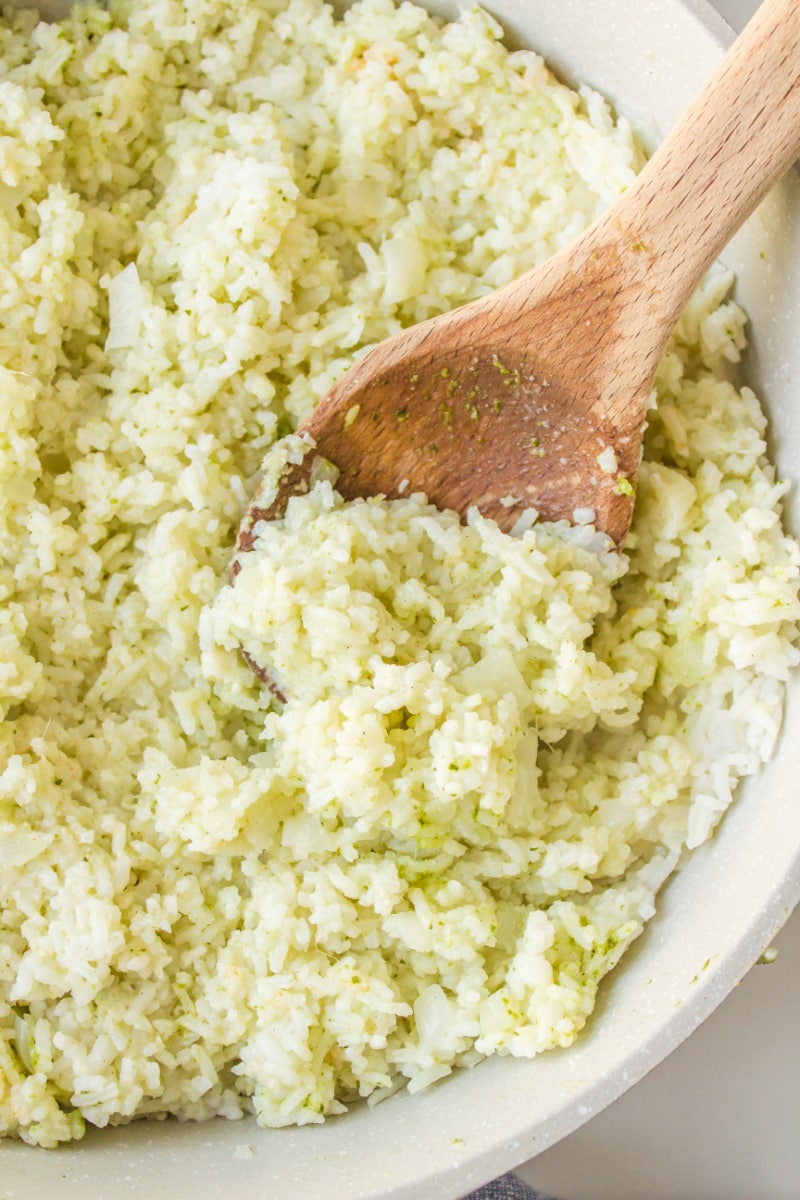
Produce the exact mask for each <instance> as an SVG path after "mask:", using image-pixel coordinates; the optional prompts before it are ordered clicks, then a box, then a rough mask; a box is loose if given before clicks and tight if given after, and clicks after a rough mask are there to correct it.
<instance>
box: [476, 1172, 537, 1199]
mask: <svg viewBox="0 0 800 1200" xmlns="http://www.w3.org/2000/svg"><path fill="white" fill-rule="evenodd" d="M464 1200H552V1198H551V1197H548V1196H543V1195H542V1194H541V1192H535V1191H534V1190H533V1188H529V1187H528V1185H527V1183H523V1182H522V1180H521V1179H518V1178H517V1176H516V1175H501V1177H500V1178H499V1179H495V1180H494V1182H493V1183H485V1184H484V1185H483V1187H482V1188H478V1190H477V1192H470V1194H469V1196H465V1197H464Z"/></svg>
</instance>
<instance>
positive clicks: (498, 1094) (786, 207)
mask: <svg viewBox="0 0 800 1200" xmlns="http://www.w3.org/2000/svg"><path fill="white" fill-rule="evenodd" d="M486 6H487V7H488V8H489V9H490V10H491V11H492V12H494V13H495V15H496V16H498V17H499V18H500V19H501V21H503V23H504V24H505V26H506V28H507V29H508V32H509V37H510V38H512V39H513V40H514V41H515V42H518V43H522V44H525V45H530V46H533V47H535V48H536V49H538V50H540V51H542V53H544V54H545V56H546V57H547V58H548V60H549V61H550V63H551V65H552V66H553V67H554V68H555V69H556V70H557V71H558V72H559V73H561V74H562V76H564V77H566V78H567V79H568V80H571V81H576V80H578V79H580V80H583V81H585V82H587V83H589V84H591V85H593V86H594V87H596V88H598V89H599V90H600V91H602V92H603V93H605V94H606V95H607V96H609V97H610V98H611V99H612V100H613V101H614V102H615V104H616V105H617V107H618V108H619V109H620V110H621V111H623V112H625V113H626V114H627V115H628V116H629V117H631V118H632V119H633V121H634V123H635V124H636V126H637V127H638V129H639V130H640V131H641V132H642V133H643V135H644V136H645V138H646V139H649V140H650V141H651V142H654V141H655V140H657V138H658V137H659V135H660V134H661V133H663V132H664V131H665V130H666V129H667V128H669V126H670V125H671V124H672V122H673V121H674V120H675V119H676V118H677V116H678V114H679V113H680V112H681V110H682V109H683V108H684V107H685V106H686V104H687V103H688V102H689V100H690V98H691V97H692V96H693V94H694V93H695V92H696V91H697V90H698V89H699V87H700V85H701V84H702V82H703V81H704V79H705V78H706V77H707V76H708V74H709V73H710V72H711V70H712V69H713V67H714V65H715V64H716V62H717V61H718V60H719V58H720V56H721V54H722V52H723V48H724V46H725V45H726V44H727V43H728V42H729V41H730V39H731V37H732V34H731V33H730V31H729V30H728V29H727V27H726V26H725V24H724V22H723V21H722V20H721V18H720V17H718V16H717V14H716V13H715V12H714V10H713V9H712V8H711V7H710V5H708V4H707V3H705V2H704V0H486ZM41 7H43V8H44V9H45V10H46V11H47V12H48V15H58V13H59V11H63V8H64V6H63V5H60V4H59V3H57V2H55V3H54V2H53V0H51V2H50V3H49V4H44V5H42V6H41ZM429 7H430V8H431V9H432V10H433V11H436V12H441V13H443V14H445V15H448V14H450V15H451V14H452V13H453V11H454V10H455V7H456V6H455V5H453V4H450V5H448V4H447V3H439V2H435V0H429ZM724 258H725V261H726V262H727V263H728V264H729V265H730V266H731V267H733V268H734V269H735V270H736V272H737V276H738V284H737V298H738V299H739V300H740V302H741V303H743V304H744V306H745V307H746V308H747V310H748V311H749V313H750V315H751V318H752V329H751V336H752V349H751V352H750V355H749V361H748V373H749V378H750V382H751V383H752V384H753V386H755V387H756V389H757V390H758V391H759V392H760V394H761V395H762V396H763V397H764V399H765V401H766V404H767V407H768V411H769V415H770V419H771V431H772V448H773V452H774V454H775V456H776V458H777V461H778V464H779V469H780V472H781V474H782V475H783V476H788V477H789V478H794V479H797V478H798V477H800V422H798V421H797V419H796V415H795V414H796V412H797V395H796V393H797V391H798V386H797V381H798V380H800V339H798V338H797V337H796V336H793V333H794V331H795V330H796V329H797V327H798V322H800V183H799V182H798V179H797V177H796V176H794V175H790V176H789V177H787V178H786V179H785V180H784V181H783V182H782V183H781V184H780V185H779V187H778V188H776V189H775V191H774V192H773V193H772V194H771V195H770V196H769V198H768V199H767V200H766V201H765V203H764V204H763V205H762V206H761V208H760V209H759V211H758V212H757V213H756V214H755V216H754V217H753V218H752V219H751V220H750V221H749V222H748V225H747V226H746V227H745V229H744V230H743V231H742V232H741V233H740V234H739V235H738V236H737V238H736V239H735V241H734V242H733V243H732V244H731V246H730V247H729V248H728V250H727V252H726V254H725V256H724ZM789 519H790V523H791V525H792V527H793V528H794V529H795V530H798V529H800V519H799V514H798V512H797V502H796V501H795V504H794V511H790V514H789ZM798 688H800V685H798V684H797V683H796V684H795V687H794V691H793V694H792V695H791V696H790V701H789V707H788V711H787V716H786V722H785V727H784V733H783V736H782V739H781V742H780V745H779V751H778V754H777V756H776V758H775V759H774V760H773V762H772V763H771V764H770V766H769V767H768V769H767V770H765V771H764V772H762V773H761V774H760V775H759V776H758V777H757V778H755V779H753V780H751V781H750V782H749V784H748V786H746V787H745V788H743V789H742V791H741V792H740V794H739V798H738V800H737V803H736V804H735V806H734V808H733V809H732V810H731V812H730V813H729V814H728V816H727V817H726V818H725V821H724V823H723V826H722V828H721V829H720V830H719V832H718V834H717V836H716V837H715V839H714V840H713V842H712V843H711V844H709V845H707V846H704V847H702V848H701V849H700V850H699V851H698V852H696V853H695V854H694V856H693V858H692V859H691V861H690V862H689V863H688V865H687V866H686V867H685V868H684V870H683V871H682V872H681V873H680V875H679V876H677V877H676V878H675V879H674V880H673V881H672V882H671V883H670V884H669V886H668V887H667V888H666V889H665V891H664V892H663V893H662V897H661V912H660V915H659V916H658V918H657V919H656V920H655V921H654V922H652V924H651V926H650V928H649V929H648V931H647V932H646V933H645V935H644V936H643V937H642V938H640V939H639V941H638V942H637V943H636V945H635V947H634V948H633V950H632V951H631V953H630V954H629V956H628V958H627V959H626V961H625V963H624V965H623V968H622V969H621V970H620V971H619V972H618V974H617V976H616V977H615V978H610V979H609V980H608V981H607V982H606V986H605V987H604V989H603V991H602V995H601V1002H600V1005H599V1008H598V1010H597V1013H596V1015H595V1017H594V1019H593V1020H592V1022H591V1024H590V1026H589V1028H588V1030H587V1031H586V1032H585V1034H584V1036H583V1037H582V1039H581V1040H579V1042H578V1043H577V1044H576V1045H575V1046H574V1047H572V1048H571V1049H570V1050H568V1051H559V1052H551V1053H550V1054H547V1055H543V1056H541V1057H540V1058H538V1059H536V1060H534V1061H533V1062H527V1061H516V1060H509V1059H502V1060H501V1059H496V1060H492V1061H488V1062H486V1063H484V1064H482V1065H481V1066H480V1067H478V1068H476V1069H474V1070H472V1071H470V1072H465V1073H462V1074H460V1075H456V1076H454V1077H451V1078H450V1079H448V1080H446V1081H445V1082H443V1083H442V1084H439V1085H438V1086H435V1087H434V1088H432V1089H430V1090H429V1091H428V1092H426V1093H422V1094H420V1095H417V1096H415V1097H411V1096H408V1095H407V1094H404V1093H402V1094H398V1095H396V1096H394V1097H392V1098H391V1099H390V1100H388V1101H386V1102H385V1103H383V1104H382V1105H380V1106H379V1107H377V1108H375V1109H373V1110H368V1109H367V1108H366V1107H363V1108H357V1109H355V1110H353V1111H351V1112H350V1113H348V1114H347V1115H346V1116H344V1117H341V1118H337V1119H334V1120H331V1121H329V1122H328V1124H326V1125H325V1126H321V1127H319V1126H314V1127H310V1128H305V1129H290V1130H281V1131H264V1130H260V1129H259V1128H258V1127H257V1126H256V1125H255V1123H254V1122H252V1121H240V1122H233V1123H230V1122H226V1121H222V1120H220V1121H215V1122H213V1123H210V1124H206V1125H180V1124H177V1123H176V1122H174V1121H169V1122H163V1123H144V1122H141V1123H137V1124H135V1125H132V1126H128V1127H126V1128H120V1129H115V1130H110V1131H103V1132H94V1133H91V1134H89V1135H87V1137H86V1138H85V1139H84V1141H83V1142H81V1143H79V1144H77V1145H74V1146H71V1147H69V1148H66V1149H63V1150H58V1151H42V1150H33V1149H30V1148H29V1147H26V1146H23V1145H21V1144H18V1143H12V1142H4V1143H0V1200H54V1198H55V1197H58V1200H162V1198H163V1200H195V1197H202V1200H218V1198H219V1200H222V1198H223V1197H224V1198H226V1200H227V1198H229V1197H230V1198H232V1200H233V1198H235V1200H257V1198H265V1197H278V1196H280V1197H288V1198H290V1200H323V1198H324V1200H339V1198H342V1200H345V1198H346V1200H366V1198H367V1197H369V1198H370V1200H377V1198H378V1197H381V1198H388V1197H391V1198H393V1200H401V1198H403V1200H411V1198H412V1197H418V1198H420V1200H421V1198H423V1197H424V1200H447V1198H451V1200H452V1198H455V1197H458V1196H462V1195H463V1194H464V1193H466V1192H468V1191H470V1190H471V1189H472V1188H474V1187H477V1186H478V1185H479V1184H481V1183H482V1182H484V1181H485V1180H487V1179H489V1178H492V1177H494V1176H496V1175H498V1174H500V1173H501V1172H503V1171H505V1170H508V1169H510V1168H512V1167H513V1166H515V1165H516V1164H518V1163H520V1162H522V1161H523V1160H525V1159H528V1158H530V1157H532V1156H533V1155H535V1154H536V1153H537V1152H538V1151H540V1150H542V1149H544V1148H545V1147H547V1146H550V1145H552V1144H553V1143H554V1142H555V1141H557V1140H558V1139H559V1138H561V1137H564V1136H565V1135H566V1134H568V1133H570V1132H571V1131H572V1130H573V1129H575V1128H576V1127H577V1126H578V1125H580V1124H582V1123H583V1122H584V1121H586V1120H587V1119H588V1118H589V1117H590V1116H591V1115H592V1114H594V1113H596V1112H598V1111H599V1110H600V1109H602V1108H604V1107H605V1106H606V1105H608V1104H609V1103H611V1101H613V1100H614V1099H615V1098H616V1097H617V1096H619V1095H620V1094H621V1093H622V1092H623V1091H624V1090H625V1089H626V1088H628V1087H630V1086H631V1085H632V1084H633V1083H635V1082H636V1080H637V1079H639V1078H641V1076H642V1075H644V1074H645V1073H646V1072H647V1071H648V1070H650V1068H651V1067H653V1066H655V1065H656V1063H658V1062H659V1061H660V1060H661V1059H663V1058H664V1057H665V1056H666V1055H667V1054H669V1052H670V1051H671V1050H672V1049H673V1048H674V1047H675V1046H677V1045H678V1044H679V1043H680V1042H681V1041H682V1040H683V1039H684V1038H686V1037H687V1036H688V1035H689V1034H690V1033H691V1032H692V1031H693V1030H694V1029H695V1028H696V1027H697V1025H699V1024H700V1022H701V1021H702V1020H703V1019H704V1018H705V1017H706V1016H707V1015H708V1014H709V1013H710V1012H711V1011H712V1010H713V1009H714V1008H715V1007H716V1005H717V1004H719V1003H720V1001H721V1000H722V999H723V998H724V997H725V996H726V995H727V993H728V992H729V991H730V990H731V989H732V988H733V987H734V986H735V985H736V983H737V982H738V980H739V979H740V978H741V976H742V975H743V974H744V972H745V971H747V970H748V968H749V967H750V966H751V965H752V964H753V963H754V961H755V960H756V959H757V957H758V956H759V954H760V953H761V951H762V949H763V948H764V947H765V946H766V945H767V944H768V943H769V942H770V941H771V939H772V938H773V936H774V935H775V933H776V932H777V930H778V929H779V927H780V926H781V925H782V923H783V922H784V920H785V919H786V917H787V916H788V915H789V913H790V912H791V910H792V908H793V907H794V905H795V904H796V903H797V902H798V899H800V798H798V790H797V782H796V781H797V779H798V778H800V738H798V737H797V736H796V735H793V732H792V731H793V730H794V729H796V728H797V723H798V709H800V695H798Z"/></svg>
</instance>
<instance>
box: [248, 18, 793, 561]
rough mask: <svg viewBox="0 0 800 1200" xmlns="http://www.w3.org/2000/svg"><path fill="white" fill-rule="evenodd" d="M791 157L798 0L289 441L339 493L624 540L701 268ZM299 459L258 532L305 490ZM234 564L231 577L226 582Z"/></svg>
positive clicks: (370, 364) (364, 368) (372, 362)
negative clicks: (670, 344) (617, 182)
mask: <svg viewBox="0 0 800 1200" xmlns="http://www.w3.org/2000/svg"><path fill="white" fill-rule="evenodd" d="M798 153H800V0H765V2H764V3H763V4H762V5H761V7H760V9H759V10H758V12H757V13H756V15H755V17H754V18H753V20H752V21H751V22H750V23H749V24H748V26H747V28H746V29H745V31H744V33H742V35H741V36H740V37H739V39H738V40H737V41H736V43H735V44H734V46H733V48H732V49H731V51H730V52H729V54H728V55H727V57H726V58H725V59H724V61H723V63H722V65H721V67H720V68H719V70H718V71H717V72H716V73H715V74H714V76H713V77H712V79H711V81H710V83H709V84H708V85H707V86H706V88H705V89H704V91H703V92H702V93H701V95H700V97H699V98H698V99H697V100H696V101H695V102H694V104H693V105H692V106H691V107H690V109H689V110H688V112H687V113H686V114H685V115H684V117H683V118H682V119H681V120H680V122H679V123H678V124H677V126H675V128H674V129H673V130H672V132H671V134H670V135H669V136H668V137H667V139H666V141H665V142H664V143H663V144H662V145H661V147H660V148H659V150H658V151H657V152H656V154H655V155H654V157H653V158H652V159H651V160H650V162H649V164H648V165H647V167H646V168H645V169H644V171H643V172H642V173H641V175H639V176H638V178H637V179H636V181H635V182H634V184H633V185H632V186H631V187H630V188H629V189H628V191H627V192H626V193H625V195H624V196H623V197H622V199H621V200H620V201H619V202H618V203H617V204H615V205H614V207H613V208H611V209H610V210H609V211H608V212H607V213H606V214H605V215H604V216H602V217H601V218H600V219H599V220H598V221H597V222H596V223H595V224H594V225H592V226H591V227H590V228H589V229H588V230H587V231H586V233H585V234H583V235H582V236H581V237H580V238H578V240H577V241H576V242H574V243H573V244H572V245H571V246H569V247H567V248H566V249H564V250H562V251H560V252H559V253H558V254H556V255H555V256H554V257H553V258H551V259H549V260H548V261H547V262H545V263H544V264H543V265H542V266H540V267H538V268H536V269H535V270H533V271H531V272H529V273H528V274H526V275H523V276H522V277H521V278H520V279H518V280H517V281H516V282H514V283H511V284H509V285H508V286H506V287H504V288H502V289H500V290H499V291H496V292H494V293H492V294H491V295H488V296H485V297H483V298H482V299H480V300H477V301H475V302H473V303H471V304H467V305H465V306H464V307H463V308H460V309H456V310H454V311H453V312H450V313H447V314H446V315H444V316H441V317H435V318H434V319H433V320H430V321H425V322H423V323H421V324H419V325H416V326H413V327H412V328H410V329H407V330H405V331H403V332H401V333H399V334H396V335H395V336H393V337H391V338H389V339H388V340H387V341H385V342H383V343H381V344H380V345H378V346H376V347H375V348H374V349H372V350H371V351H369V352H368V353H367V354H365V355H364V356H363V357H362V358H361V359H359V360H358V362H357V363H356V364H355V365H354V366H353V367H352V368H351V369H350V370H349V371H348V372H347V373H346V374H345V375H344V376H343V377H342V379H341V380H340V381H339V382H338V383H337V384H336V385H335V386H334V387H333V388H332V389H331V391H330V392H329V393H328V395H327V396H326V397H325V398H324V399H323V400H322V402H321V403H320V404H319V405H318V407H317V408H316V409H315V411H314V412H313V413H312V414H311V416H310V417H309V418H308V420H306V421H305V422H304V423H303V424H302V426H301V427H300V430H299V432H301V433H306V434H309V435H310V436H311V437H312V438H313V439H314V442H315V443H316V454H317V455H321V456H323V457H324V458H325V459H328V460H329V461H330V462H332V463H333V464H334V465H335V466H336V467H337V468H338V469H339V472H340V474H339V479H338V483H337V488H338V490H339V491H340V492H341V493H342V494H343V495H344V496H345V497H346V498H348V499H352V498H355V497H358V496H372V495H384V496H388V497H396V496H399V495H402V494H409V493H411V492H416V491H421V492H425V493H426V494H427V496H428V498H429V500H430V501H431V502H432V503H433V504H435V505H437V506H438V507H439V508H450V509H455V511H456V512H458V513H459V514H461V515H462V516H463V515H465V514H466V512H467V510H468V509H469V508H471V507H472V506H476V507H477V508H478V509H480V511H481V512H482V513H484V514H486V515H487V516H490V517H493V518H494V519H495V520H496V521H497V522H498V524H499V525H500V526H502V527H503V528H504V529H510V528H511V527H512V526H513V525H514V523H515V521H516V520H517V519H518V517H519V515H520V512H521V511H522V510H523V509H525V508H529V507H533V508H535V509H537V510H538V513H539V515H540V518H541V519H543V520H558V519H560V518H566V519H567V520H568V521H573V520H574V519H577V520H587V519H588V518H589V517H590V516H591V515H592V514H593V516H594V521H595V524H596V525H597V527H598V529H600V530H603V531H605V532H606V533H607V534H609V535H610V536H611V538H613V540H614V541H615V542H616V543H617V545H621V544H622V543H623V541H624V539H625V537H626V535H627V533H628V529H629V527H630V522H631V517H632V514H633V506H634V489H635V482H636V475H637V471H638V466H639V460H640V457H641V446H642V434H643V429H644V421H645V412H646V409H647V406H648V401H649V397H650V393H651V390H652V386H653V379H654V376H655V371H656V368H657V366H658V363H659V361H660V359H661V357H662V354H663V353H664V350H665V348H666V344H667V341H668V339H669V337H670V335H671V333H672V331H673V329H674V326H675V324H676V322H677V320H678V317H679V316H680V314H681V311H682V309H683V308H684V306H685V304H686V302H687V301H688V299H689V297H690V295H691V293H692V292H693V290H694V288H695V287H696V285H697V283H698V282H699V280H700V279H701V277H702V275H703V273H704V272H705V271H706V270H707V268H708V267H709V266H710V265H711V263H712V262H713V260H714V259H715V258H716V257H717V255H718V254H719V252H720V251H721V250H722V248H723V247H724V245H725V244H726V243H727V242H728V240H729V239H730V238H731V237H732V236H733V234H734V233H735V232H736V230H737V229H738V228H739V226H740V225H741V224H742V223H743V222H744V221H745V220H746V218H747V217H748V216H749V215H750V213H751V212H752V211H753V209H754V208H755V207H756V205H757V204H758V203H759V201H760V200H761V199H762V198H763V197H764V195H765V194H766V192H767V191H768V190H769V188H770V187H771V186H772V184H773V183H774V182H775V180H776V179H777V178H778V176H779V175H780V174H781V173H782V172H783V171H784V170H786V168H787V167H788V166H789V164H790V163H791V162H792V161H793V160H794V159H795V158H796V157H797V155H798ZM313 459H314V455H313V454H309V455H307V456H306V459H305V461H304V463H303V465H302V466H301V467H295V468H292V469H290V470H289V471H288V472H287V474H286V475H285V476H284V477H283V479H282V481H281V483H280V485H279V490H278V493H277V496H276V497H275V498H272V497H270V498H269V500H268V501H267V500H265V498H263V497H261V496H259V494H258V493H257V494H256V496H255V497H254V499H253V502H252V504H251V505H250V508H249V509H248V511H247V513H246V516H245V519H244V522H243V524H242V528H241V531H240V534H239V540H238V543H237V551H240V552H241V551H246V550H249V549H251V548H252V546H253V542H254V534H253V527H254V525H255V524H256V523H257V522H258V521H261V520H265V519H273V518H275V517H277V516H280V515H281V514H282V512H283V511H284V510H285V507H286V503H287V500H288V498H289V496H290V495H291V494H292V493H294V492H297V491H303V490H305V489H306V488H307V486H308V480H309V477H310V473H311V470H312V467H313ZM235 574H236V570H235V569H234V575H235Z"/></svg>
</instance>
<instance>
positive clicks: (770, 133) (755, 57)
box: [611, 0, 800, 322]
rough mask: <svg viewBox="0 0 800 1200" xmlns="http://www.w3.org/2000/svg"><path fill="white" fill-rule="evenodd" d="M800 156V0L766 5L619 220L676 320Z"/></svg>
mask: <svg viewBox="0 0 800 1200" xmlns="http://www.w3.org/2000/svg"><path fill="white" fill-rule="evenodd" d="M798 154H800V0H764V2H763V3H762V4H761V6H760V8H759V9H758V10H757V12H756V14H755V16H754V17H753V18H752V20H751V21H750V22H749V23H748V25H747V26H746V28H745V30H744V32H743V33H742V34H741V35H740V37H739V38H738V39H737V41H736V42H735V43H734V45H733V47H732V49H731V50H730V51H729V53H728V54H727V55H726V57H725V59H724V60H723V62H722V64H721V66H720V67H719V69H718V70H717V71H716V72H715V74H714V75H713V76H712V77H711V79H710V80H709V82H708V83H707V85H706V86H705V88H704V89H703V91H702V92H701V93H700V95H699V96H698V97H697V99H696V100H695V101H694V103H693V104H692V105H691V106H690V107H689V109H688V110H687V111H686V112H685V114H684V115H683V116H682V118H681V119H680V121H679V122H678V123H677V125H675V126H674V128H673V129H672V131H671V133H670V134H669V135H668V136H667V138H666V139H665V141H664V142H662V144H661V146H660V147H659V149H658V150H657V151H656V153H655V154H654V155H653V157H652V158H651V160H650V162H649V163H648V165H647V166H646V167H645V169H644V171H643V172H642V173H641V174H640V175H639V177H638V178H637V180H636V182H635V183H634V184H633V185H632V186H631V188H630V190H629V192H628V193H627V195H626V197H625V199H624V200H623V203H622V204H621V205H620V206H618V207H617V208H616V210H614V214H613V216H612V217H611V219H612V221H613V222H614V224H615V225H616V226H617V229H618V230H619V231H621V232H622V235H623V237H624V239H625V240H626V241H629V239H630V241H629V244H631V245H633V246H635V247H636V248H637V249H638V250H639V251H640V252H644V257H646V258H647V259H648V263H647V273H648V288H647V290H648V292H650V296H651V298H652V296H653V293H654V292H655V293H656V294H660V296H661V299H662V300H663V301H664V302H665V307H664V309H663V310H662V311H663V313H664V316H665V317H667V318H668V320H669V321H670V322H672V321H673V320H677V318H678V316H679V315H680V312H681V310H682V309H683V307H684V305H685V303H686V301H687V300H688V299H689V296H690V295H691V293H692V291H693V290H694V288H695V286H696V284H697V282H698V280H699V279H700V278H701V277H702V275H703V274H704V272H705V271H706V270H707V269H708V267H710V265H711V263H712V262H713V261H714V259H715V258H716V257H717V256H718V254H719V253H720V251H721V250H722V249H723V247H724V246H725V245H726V244H727V243H728V241H730V239H731V238H732V237H733V235H734V233H735V232H736V231H737V229H738V228H739V226H740V225H742V224H743V223H744V221H745V220H746V219H747V217H749V216H750V214H751V213H752V212H753V210H754V209H755V208H756V206H757V205H758V204H759V202H760V201H761V200H762V199H763V198H764V196H765V195H766V193H767V192H768V191H769V189H770V187H771V186H772V184H773V183H775V181H776V180H777V179H778V177H779V176H780V175H782V174H783V172H784V171H785V170H786V169H787V168H788V167H789V166H790V165H791V163H792V162H793V161H794V160H795V159H796V158H797V157H798Z"/></svg>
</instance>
